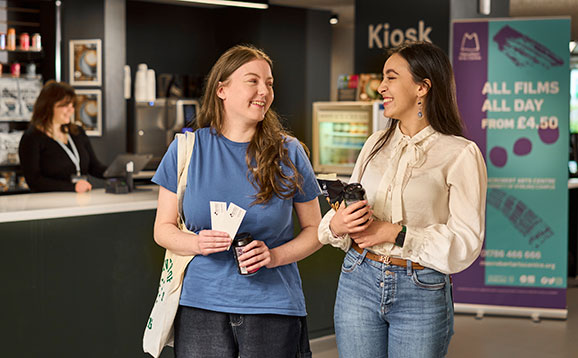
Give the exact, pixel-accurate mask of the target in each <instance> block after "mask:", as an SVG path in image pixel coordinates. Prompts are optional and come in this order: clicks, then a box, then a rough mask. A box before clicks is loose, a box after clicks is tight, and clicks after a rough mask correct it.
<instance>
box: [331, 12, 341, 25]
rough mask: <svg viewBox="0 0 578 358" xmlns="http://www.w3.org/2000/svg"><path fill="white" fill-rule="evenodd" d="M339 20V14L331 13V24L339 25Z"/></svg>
mask: <svg viewBox="0 0 578 358" xmlns="http://www.w3.org/2000/svg"><path fill="white" fill-rule="evenodd" d="M338 22H339V16H337V14H333V15H331V17H330V18H329V23H330V24H331V25H337V23H338Z"/></svg>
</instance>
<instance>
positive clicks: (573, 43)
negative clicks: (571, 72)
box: [570, 41, 578, 53]
mask: <svg viewBox="0 0 578 358" xmlns="http://www.w3.org/2000/svg"><path fill="white" fill-rule="evenodd" d="M576 45H578V43H577V42H576V41H570V53H572V52H574V50H575V49H576Z"/></svg>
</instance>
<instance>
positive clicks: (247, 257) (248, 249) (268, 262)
mask: <svg viewBox="0 0 578 358" xmlns="http://www.w3.org/2000/svg"><path fill="white" fill-rule="evenodd" d="M271 258H272V257H271V251H270V250H269V248H268V247H267V245H265V243H264V242H263V241H259V240H253V241H251V243H249V245H247V246H245V247H244V248H243V255H241V256H239V266H241V267H246V268H247V271H249V272H252V271H257V270H258V269H260V268H261V267H263V266H267V267H274V266H273V261H272V259H271Z"/></svg>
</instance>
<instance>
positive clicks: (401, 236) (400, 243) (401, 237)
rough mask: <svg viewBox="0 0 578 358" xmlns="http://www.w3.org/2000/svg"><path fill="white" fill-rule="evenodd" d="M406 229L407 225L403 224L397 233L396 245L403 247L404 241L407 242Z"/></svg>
mask: <svg viewBox="0 0 578 358" xmlns="http://www.w3.org/2000/svg"><path fill="white" fill-rule="evenodd" d="M406 231H407V228H406V227H405V225H402V227H401V231H400V232H399V233H398V234H397V237H396V238H395V246H399V247H403V243H404V242H405V232H406Z"/></svg>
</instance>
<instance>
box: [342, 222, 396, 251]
mask: <svg viewBox="0 0 578 358" xmlns="http://www.w3.org/2000/svg"><path fill="white" fill-rule="evenodd" d="M400 230H401V226H400V225H397V224H392V223H388V222H385V221H377V220H375V221H374V222H372V223H371V225H370V226H369V227H368V228H367V229H365V230H364V231H362V232H358V233H354V234H349V236H350V237H351V238H352V239H353V241H355V243H357V245H359V247H360V248H362V249H365V248H367V247H371V246H374V245H379V244H383V243H385V242H390V243H394V242H395V238H396V237H397V234H398V233H399V231H400Z"/></svg>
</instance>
